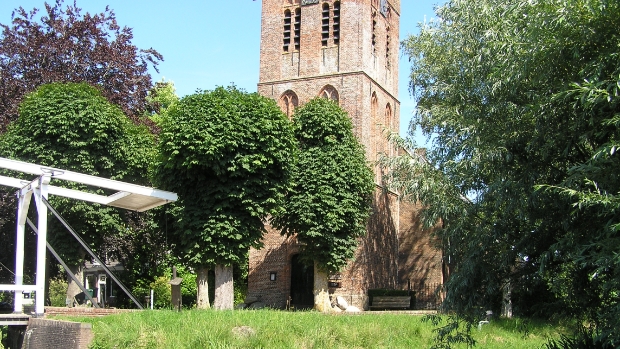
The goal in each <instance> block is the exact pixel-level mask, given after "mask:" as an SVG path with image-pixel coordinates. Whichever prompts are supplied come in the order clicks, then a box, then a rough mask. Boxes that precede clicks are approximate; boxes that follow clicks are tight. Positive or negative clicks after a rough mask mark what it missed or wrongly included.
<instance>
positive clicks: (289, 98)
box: [278, 90, 299, 118]
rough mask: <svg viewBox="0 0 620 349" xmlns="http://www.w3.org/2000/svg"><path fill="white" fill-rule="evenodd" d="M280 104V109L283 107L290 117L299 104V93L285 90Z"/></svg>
mask: <svg viewBox="0 0 620 349" xmlns="http://www.w3.org/2000/svg"><path fill="white" fill-rule="evenodd" d="M278 105H279V106H280V109H282V112H283V113H284V114H286V116H288V117H289V118H290V117H291V116H292V115H293V112H295V108H297V106H298V105H299V99H298V98H297V94H296V93H295V92H293V91H291V90H288V91H286V92H284V93H283V94H282V96H280V100H279V101H278Z"/></svg>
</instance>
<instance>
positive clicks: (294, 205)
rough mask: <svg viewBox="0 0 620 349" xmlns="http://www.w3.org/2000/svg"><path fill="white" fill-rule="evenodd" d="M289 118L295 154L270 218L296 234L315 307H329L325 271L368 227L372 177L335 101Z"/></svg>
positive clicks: (338, 263)
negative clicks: (309, 268)
mask: <svg viewBox="0 0 620 349" xmlns="http://www.w3.org/2000/svg"><path fill="white" fill-rule="evenodd" d="M293 123H294V130H295V138H296V139H297V142H298V144H299V159H298V161H297V164H296V166H295V168H294V171H293V177H292V182H293V187H292V189H291V190H290V192H289V193H288V195H287V197H286V201H285V204H284V210H283V211H282V212H281V213H280V214H278V215H276V216H274V219H273V220H272V223H273V224H274V226H276V227H278V228H281V229H283V233H286V234H289V235H292V234H296V236H297V239H298V241H299V242H300V243H301V248H300V256H301V257H302V259H304V260H306V262H309V263H310V262H314V265H315V274H314V275H315V283H314V288H315V290H314V292H315V307H316V308H317V309H318V310H321V311H327V310H328V309H331V305H330V303H329V296H328V294H327V276H328V272H332V271H338V270H340V269H342V268H343V267H345V266H346V264H347V262H348V261H349V260H350V259H351V258H352V257H353V253H354V252H355V249H356V247H357V243H358V238H359V237H361V236H363V235H364V234H365V232H366V224H367V221H368V217H369V215H370V208H371V206H370V205H371V195H372V193H373V190H374V187H375V186H374V176H373V174H372V170H371V169H370V167H369V166H368V164H367V163H366V158H365V155H364V148H363V146H362V145H361V144H360V143H359V141H358V140H357V139H356V138H355V136H354V135H353V124H352V123H351V119H350V118H349V116H348V115H347V113H346V112H345V111H343V110H342V109H341V108H340V107H339V106H338V105H337V104H335V103H334V102H332V101H330V100H327V99H322V98H316V99H314V100H312V101H310V102H308V103H307V104H306V105H304V106H302V107H300V108H299V109H297V110H296V111H295V113H294V115H293Z"/></svg>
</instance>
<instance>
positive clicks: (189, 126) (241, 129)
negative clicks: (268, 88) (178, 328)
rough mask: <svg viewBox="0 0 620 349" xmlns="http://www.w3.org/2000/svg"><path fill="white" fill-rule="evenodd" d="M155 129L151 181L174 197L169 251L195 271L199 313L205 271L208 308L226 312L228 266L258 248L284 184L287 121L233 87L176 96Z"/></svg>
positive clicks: (289, 144) (289, 146)
mask: <svg viewBox="0 0 620 349" xmlns="http://www.w3.org/2000/svg"><path fill="white" fill-rule="evenodd" d="M161 129H162V131H161V133H160V135H159V137H160V139H159V149H160V161H159V164H158V166H157V170H156V177H157V181H158V183H159V185H160V186H162V187H163V188H166V189H168V190H172V191H174V192H176V193H177V194H178V195H179V201H178V202H177V204H176V206H175V210H176V211H175V213H174V214H175V217H176V223H175V227H174V236H173V237H172V238H171V240H173V241H174V242H175V246H174V249H175V252H176V254H177V256H178V257H179V258H180V259H181V260H182V261H183V262H184V263H187V264H189V265H190V266H192V267H194V268H195V269H196V270H197V271H198V278H197V282H198V296H197V297H198V300H197V303H198V307H199V308H207V307H209V298H208V292H207V271H208V270H209V268H210V267H212V266H215V284H216V292H215V302H214V307H215V308H217V309H228V308H232V306H233V298H232V297H233V283H232V281H233V280H232V278H233V274H232V265H233V264H236V263H239V262H240V261H243V260H244V258H245V256H246V255H247V251H248V250H249V248H250V247H258V245H259V243H260V239H261V238H262V236H263V233H264V230H265V228H264V222H265V220H266V219H267V217H268V216H269V215H271V214H274V213H275V212H276V211H277V210H278V207H279V206H280V202H281V201H282V199H283V197H284V195H285V192H286V191H287V187H288V185H289V177H290V171H291V166H292V162H293V159H294V153H295V152H294V150H295V148H294V139H293V134H292V130H291V126H290V123H289V121H288V120H287V119H286V117H285V116H284V115H283V114H282V112H281V111H280V109H279V108H278V107H277V105H276V103H275V102H274V101H272V100H270V99H267V98H264V97H261V96H259V95H258V94H256V93H252V94H248V93H246V92H243V91H241V90H238V89H237V88H235V87H234V86H233V87H228V88H223V87H218V88H216V89H215V90H213V91H205V92H198V93H196V94H193V95H190V96H186V97H184V98H182V99H181V100H180V101H179V102H178V103H175V104H174V105H173V106H172V107H171V108H169V109H168V110H167V112H166V116H165V118H164V119H163V123H162V125H161Z"/></svg>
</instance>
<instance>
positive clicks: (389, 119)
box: [382, 103, 394, 156]
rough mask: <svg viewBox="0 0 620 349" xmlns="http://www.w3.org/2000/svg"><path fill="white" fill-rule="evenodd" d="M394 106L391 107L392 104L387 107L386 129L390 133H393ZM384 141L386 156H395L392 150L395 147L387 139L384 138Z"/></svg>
mask: <svg viewBox="0 0 620 349" xmlns="http://www.w3.org/2000/svg"><path fill="white" fill-rule="evenodd" d="M392 119H393V116H392V106H391V105H390V103H388V104H387V105H386V106H385V127H386V128H387V129H388V130H390V132H391V131H392ZM382 140H383V144H384V146H383V151H384V152H385V154H387V155H388V156H392V155H394V154H393V152H392V150H393V147H391V146H390V144H389V142H388V141H387V139H385V137H383V138H382Z"/></svg>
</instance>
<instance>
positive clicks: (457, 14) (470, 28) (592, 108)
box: [394, 0, 620, 345]
mask: <svg viewBox="0 0 620 349" xmlns="http://www.w3.org/2000/svg"><path fill="white" fill-rule="evenodd" d="M437 17H438V20H436V21H431V22H427V23H424V24H422V26H421V31H420V33H419V34H417V35H414V36H410V37H409V38H408V39H407V40H405V41H404V42H403V48H404V50H405V53H406V54H407V55H408V56H409V58H410V61H411V62H412V69H411V91H412V92H413V95H414V97H415V99H416V102H417V105H418V107H417V111H416V115H415V118H414V121H413V125H414V126H418V127H420V128H421V129H422V131H423V132H424V133H425V134H426V135H428V136H429V137H432V140H433V147H432V148H431V149H430V150H429V151H428V152H427V159H428V163H426V162H421V161H411V160H412V159H401V160H404V161H401V162H400V163H398V165H399V166H400V167H399V168H398V170H397V171H395V172H394V183H397V184H398V188H399V189H400V191H401V192H402V193H405V194H408V195H409V196H410V197H411V198H412V199H415V200H420V201H422V202H424V203H425V204H426V208H427V209H426V210H425V217H426V221H427V223H428V224H429V225H432V224H435V222H437V219H439V218H441V219H442V222H443V227H444V229H443V230H441V231H439V232H438V234H439V237H440V238H441V240H442V241H443V242H444V248H445V252H446V253H445V255H446V257H449V260H446V262H450V263H452V267H453V268H452V271H453V272H452V273H451V277H450V280H449V281H448V284H447V285H446V290H447V297H446V302H445V304H444V306H445V307H446V308H448V309H451V310H454V311H456V312H458V313H470V314H480V313H482V311H483V310H485V309H488V308H495V309H496V310H499V308H500V302H501V294H502V290H508V291H509V290H510V289H511V288H513V291H514V292H512V296H513V297H512V298H513V301H514V306H515V311H517V312H520V313H521V314H522V315H530V314H533V313H535V312H538V313H539V314H538V315H542V316H551V315H553V314H557V313H564V314H568V315H570V316H577V317H580V318H584V319H586V320H588V321H590V322H591V323H594V324H597V325H599V329H601V330H602V335H603V337H605V338H607V340H609V341H612V342H613V341H615V342H614V343H615V345H618V340H619V337H618V335H617V331H616V330H615V329H617V328H618V319H619V318H620V317H619V316H618V314H620V303H619V302H618V298H617V295H618V292H620V282H619V281H618V280H620V279H619V277H618V275H620V264H619V263H618V259H617V258H616V257H617V256H616V252H613V251H617V250H618V248H619V247H620V241H619V240H618V238H617V231H618V227H619V224H618V223H619V221H618V217H619V216H618V214H619V213H620V211H619V210H618V207H619V206H618V204H617V195H618V193H619V192H620V180H618V176H617V175H616V173H618V166H619V162H618V157H617V153H616V149H617V146H618V136H619V135H620V133H619V131H618V130H619V129H618V125H620V123H619V122H618V112H619V111H620V108H619V106H620V104H619V101H620V99H619V94H620V92H619V91H620V88H619V87H618V86H620V80H619V79H618V76H620V56H619V55H618V45H619V44H620V37H619V36H618V35H617V33H616V31H615V30H614V28H616V27H617V26H618V25H619V24H620V4H619V3H618V2H614V1H604V0H574V1H560V0H551V1H536V0H534V1H521V0H518V1H509V2H506V1H498V0H476V1H472V0H463V1H449V2H447V3H446V4H445V5H444V6H442V7H440V8H438V10H437ZM427 179H430V180H427ZM463 195H466V196H467V197H469V198H470V199H471V202H468V201H467V200H463ZM533 290H536V291H535V294H532V292H533ZM508 293H510V292H508Z"/></svg>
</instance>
